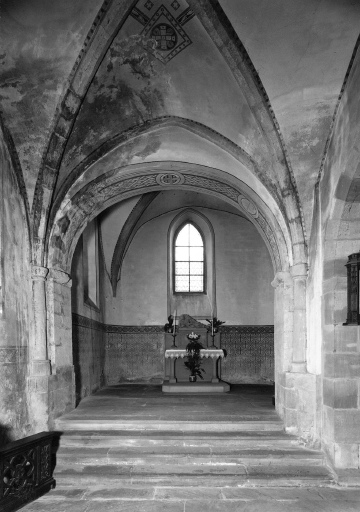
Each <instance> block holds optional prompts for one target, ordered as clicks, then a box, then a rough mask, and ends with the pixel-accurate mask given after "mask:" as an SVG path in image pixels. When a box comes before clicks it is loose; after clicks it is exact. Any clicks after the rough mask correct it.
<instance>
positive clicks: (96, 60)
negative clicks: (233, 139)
mask: <svg viewBox="0 0 360 512" xmlns="http://www.w3.org/2000/svg"><path fill="white" fill-rule="evenodd" d="M188 4H189V6H190V7H191V9H192V10H193V11H194V13H195V14H196V16H197V18H198V19H199V20H200V22H201V23H202V25H203V26H204V28H205V29H206V31H207V32H208V34H209V35H210V37H211V39H212V40H213V42H214V43H215V45H216V46H217V48H218V50H219V52H220V53H221V54H222V56H223V57H224V59H225V61H226V62H227V64H228V66H229V68H230V70H231V71H232V73H233V75H234V77H235V79H236V81H237V83H238V84H239V87H240V88H241V90H242V91H243V93H244V95H245V97H246V100H247V102H248V104H249V106H250V108H251V109H252V112H253V115H254V117H255V119H256V120H257V123H258V125H259V127H260V129H261V132H262V133H263V134H266V138H267V141H268V151H269V162H268V166H269V168H268V171H269V173H270V174H271V176H272V179H271V183H268V187H269V191H270V193H271V194H273V195H274V197H278V199H279V203H281V206H280V208H282V209H284V211H285V212H286V216H285V217H286V219H287V222H288V224H289V228H290V231H291V235H292V240H293V243H294V244H296V245H297V249H298V250H297V254H298V257H297V259H298V260H299V262H301V263H304V262H306V261H307V247H306V241H305V232H304V224H303V219H302V212H301V207H300V202H299V198H298V193H297V189H296V183H295V180H294V178H293V175H292V171H291V167H290V165H289V161H288V158H287V155H286V151H285V149H284V145H283V143H282V137H281V133H280V130H279V126H278V124H277V122H276V119H275V116H274V115H273V112H272V109H271V106H270V102H269V99H268V97H267V95H266V93H265V90H264V88H263V86H262V84H261V81H260V78H259V76H258V75H257V73H256V71H255V68H254V66H253V65H252V63H251V60H250V58H249V56H248V55H247V53H246V51H245V49H244V47H243V45H242V44H241V42H240V40H239V38H238V37H237V35H236V33H235V31H234V30H233V28H232V26H231V24H230V22H229V21H228V20H227V18H226V15H225V13H224V12H223V10H222V9H221V6H220V4H219V2H218V1H217V0H211V1H210V2H208V1H205V0H200V1H194V0H189V1H188ZM133 5H134V1H129V0H127V1H126V0H116V1H114V2H109V1H106V2H104V4H103V7H102V8H101V10H100V12H99V14H98V16H97V18H96V20H95V22H94V25H93V27H92V29H91V30H90V33H89V35H88V37H87V39H86V41H85V44H84V48H83V50H82V51H81V54H80V56H79V59H78V60H77V62H76V64H75V66H74V70H73V72H72V74H71V76H70V80H69V88H68V90H67V92H66V93H65V95H64V99H63V101H62V103H61V105H60V108H59V114H58V116H57V118H56V119H55V121H54V129H53V132H52V134H51V136H50V139H49V144H48V147H47V150H46V152H45V155H44V159H43V164H42V168H41V170H40V172H39V177H38V181H37V184H36V188H35V194H34V202H33V210H32V222H33V236H34V240H35V241H36V244H34V261H35V262H37V263H38V264H43V260H44V254H45V253H44V251H45V245H46V240H45V239H46V232H47V229H48V228H51V222H50V223H49V214H50V208H51V203H52V201H53V193H54V188H55V184H56V181H57V176H58V171H59V168H60V165H61V160H62V157H63V153H64V149H65V146H66V143H67V140H68V138H69V136H70V133H71V132H72V129H73V126H74V124H75V121H76V118H77V115H78V112H79V109H80V106H81V104H82V102H83V100H84V98H85V96H86V93H87V90H88V88H89V86H90V84H91V82H92V80H93V78H94V76H95V73H96V70H97V69H98V67H99V65H100V63H101V61H102V59H103V58H104V56H105V54H106V51H107V49H108V48H109V46H110V45H111V43H112V41H113V40H114V38H115V36H116V34H117V33H118V31H119V30H120V28H121V26H122V24H123V23H124V22H125V20H126V18H127V16H128V15H129V13H130V11H131V8H132V6H133ZM195 124H196V123H195ZM135 129H138V128H137V127H135ZM140 129H141V128H140ZM238 149H239V148H238ZM258 169H259V163H258ZM260 173H261V174H262V175H263V177H265V175H266V173H264V172H263V170H262V169H260ZM55 211H56V208H55Z"/></svg>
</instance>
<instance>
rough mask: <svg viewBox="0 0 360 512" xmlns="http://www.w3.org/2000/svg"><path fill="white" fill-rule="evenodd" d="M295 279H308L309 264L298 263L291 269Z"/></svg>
mask: <svg viewBox="0 0 360 512" xmlns="http://www.w3.org/2000/svg"><path fill="white" fill-rule="evenodd" d="M290 272H291V275H292V277H293V279H307V276H308V266H307V263H297V264H296V265H293V266H292V267H291V268H290Z"/></svg>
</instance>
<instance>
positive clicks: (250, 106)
mask: <svg viewBox="0 0 360 512" xmlns="http://www.w3.org/2000/svg"><path fill="white" fill-rule="evenodd" d="M0 16H1V19H0V27H1V28H0V170H1V180H0V195H1V203H0V209H1V210H0V368H1V371H0V375H1V382H0V411H1V416H0V434H1V438H0V441H1V444H2V445H5V444H6V443H7V442H9V441H15V440H20V439H23V438H26V437H27V436H32V435H34V434H37V433H39V432H44V431H45V432H48V431H53V430H56V429H58V428H59V425H61V419H62V418H64V415H71V414H74V413H76V411H80V410H81V406H82V404H84V403H86V400H90V399H91V397H92V395H93V394H94V393H99V392H100V393H101V390H104V389H108V388H109V387H110V386H113V388H112V389H116V387H118V389H124V390H125V388H130V387H131V389H134V390H135V389H136V388H137V387H138V388H139V389H142V390H143V389H150V390H151V389H152V390H159V396H158V399H157V400H159V401H160V400H165V401H166V403H167V404H168V406H169V407H170V406H171V403H172V400H173V401H175V400H176V399H177V398H176V397H178V396H180V395H177V393H176V389H175V391H174V389H173V388H171V386H168V387H166V386H165V385H167V384H168V383H169V382H170V384H171V383H175V384H176V381H177V383H179V382H180V383H181V382H183V384H184V386H185V388H184V389H185V393H184V394H182V395H181V397H182V398H181V399H182V400H192V399H195V400H200V399H201V398H199V396H200V395H197V394H196V392H195V393H193V394H190V395H189V394H187V393H186V390H187V392H189V389H188V388H189V386H192V390H194V389H196V388H195V386H198V388H197V389H200V387H201V385H207V384H208V385H209V386H210V387H209V389H208V388H207V390H208V392H209V393H211V384H214V383H215V381H216V378H215V379H214V375H215V374H214V375H213V374H212V373H211V372H212V371H213V370H212V364H215V367H216V370H214V371H215V372H216V371H217V372H218V377H219V379H218V381H219V382H220V383H226V384H229V385H230V391H229V392H227V393H223V394H222V396H221V397H219V394H218V393H216V392H214V395H215V399H216V400H223V401H226V400H227V399H231V400H232V399H233V398H231V397H232V396H233V395H232V393H233V391H232V390H235V389H238V390H239V389H240V390H241V386H243V389H244V390H245V389H246V390H248V391H247V392H254V393H256V389H258V390H263V389H265V388H266V389H268V390H271V391H270V394H269V407H270V408H272V411H273V412H272V414H276V415H277V416H276V417H277V419H278V421H279V424H281V428H282V430H283V431H284V432H285V433H286V434H289V435H292V436H294V439H295V438H296V439H297V440H299V441H301V443H302V444H303V446H305V447H308V448H311V449H312V448H314V449H317V450H319V452H321V453H322V454H323V456H324V459H326V464H328V466H329V467H331V468H332V471H334V474H341V472H342V471H345V470H347V471H351V474H352V475H357V477H356V478H357V480H356V481H357V482H358V484H359V485H360V478H359V476H360V475H359V473H360V336H359V325H360V310H359V293H360V291H359V288H360V285H359V282H360V281H359V269H360V253H359V251H360V229H359V226H360V222H359V221H360V206H359V205H360V147H359V143H360V50H359V26H360V23H359V22H360V3H359V2H356V1H353V0H301V1H298V0H267V1H265V0H261V1H260V0H259V1H254V0H196V1H195V0H138V1H130V0H78V1H76V2H73V1H70V0H64V1H62V2H55V1H49V0H46V1H45V0H16V1H12V0H2V2H1V5H0ZM184 240H185V241H184ZM170 316H172V317H173V319H174V322H175V324H176V328H175V333H178V335H177V337H176V336H175V337H174V336H172V335H173V334H174V331H172V330H171V329H170V330H169V332H167V333H166V332H164V324H165V323H167V322H168V318H169V317H170ZM213 317H216V318H217V319H219V320H221V321H223V322H224V323H223V324H222V325H221V326H220V327H219V329H218V332H216V336H213V337H211V334H215V333H212V331H211V325H209V323H208V322H207V319H211V318H213ZM201 325H202V327H203V328H202V329H201ZM181 329H183V331H181ZM181 332H183V333H184V334H181ZM189 332H195V333H196V332H199V333H201V335H200V340H199V341H200V342H201V343H202V344H203V345H204V348H205V349H206V348H209V347H210V346H211V344H212V341H214V339H215V345H216V348H217V349H219V350H220V349H223V350H224V353H222V356H221V358H220V359H219V360H218V361H217V362H215V363H214V360H212V359H211V357H210V358H209V359H208V360H207V359H203V360H202V361H203V364H204V367H205V369H206V373H205V374H204V377H205V378H204V381H202V380H201V379H199V378H198V380H197V382H196V383H192V384H191V383H188V382H187V381H188V370H187V369H186V368H185V367H184V364H183V361H184V359H181V357H180V358H179V359H177V360H176V361H175V359H171V358H168V359H167V358H166V357H165V351H166V350H167V349H170V350H171V348H173V349H174V345H176V347H175V348H179V349H185V345H186V343H187V342H188V341H189V338H188V335H189ZM181 336H182V338H181ZM181 340H182V341H181ZM181 343H182V345H181ZM184 343H185V344H184ZM213 345H214V343H213ZM224 355H225V356H226V357H223V356H224ZM169 357H170V356H169ZM216 365H217V366H216ZM211 377H212V378H213V382H212V381H211ZM215 377H216V375H215ZM215 384H216V383H215ZM176 385H177V384H176ZM176 385H175V388H176ZM164 386H165V388H164ZM215 388H216V386H215ZM215 388H214V389H215ZM181 389H183V388H181ZM216 389H217V390H218V388H216ZM169 390H171V392H170V393H166V392H164V391H169ZM249 390H250V391H249ZM252 390H253V391H252ZM183 391H184V390H183ZM218 391H219V390H218ZM180 392H181V390H180V391H179V393H180ZM119 393H120V392H119ZM124 393H125V391H124ZM199 393H200V392H199ZM175 395H176V396H175ZM205 395H206V393H204V397H203V398H204V400H205ZM272 395H274V396H273V397H272ZM120 396H121V393H120ZM164 403H165V402H164ZM273 404H274V405H273ZM235 408H236V407H235ZM59 422H60V423H59ZM354 478H355V477H354ZM356 478H355V479H356ZM159 510H160V509H159ZM161 510H162V509H161ZM224 510H225V509H224Z"/></svg>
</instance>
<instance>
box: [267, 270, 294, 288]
mask: <svg viewBox="0 0 360 512" xmlns="http://www.w3.org/2000/svg"><path fill="white" fill-rule="evenodd" d="M292 284H293V281H292V277H291V275H290V272H284V271H281V272H277V273H276V275H275V277H274V280H273V281H272V283H271V286H272V287H273V288H277V287H278V286H283V287H284V288H291V287H292Z"/></svg>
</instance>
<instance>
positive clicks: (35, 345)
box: [28, 265, 51, 433]
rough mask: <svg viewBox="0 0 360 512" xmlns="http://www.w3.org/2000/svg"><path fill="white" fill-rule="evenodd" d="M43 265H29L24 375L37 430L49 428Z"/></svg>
mask: <svg viewBox="0 0 360 512" xmlns="http://www.w3.org/2000/svg"><path fill="white" fill-rule="evenodd" d="M48 272H49V271H48V269H47V268H45V267H40V266H36V265H33V266H32V272H31V277H32V292H33V322H34V323H33V325H34V327H33V331H32V342H31V344H30V376H29V378H28V390H29V410H30V418H31V429H32V431H33V433H38V432H40V431H42V430H48V428H49V379H50V373H51V371H50V361H49V359H48V354H47V338H46V328H47V326H46V323H47V322H46V321H47V318H46V294H45V279H46V276H47V274H48Z"/></svg>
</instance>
